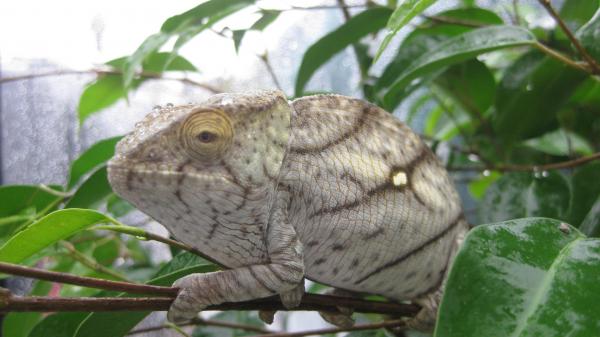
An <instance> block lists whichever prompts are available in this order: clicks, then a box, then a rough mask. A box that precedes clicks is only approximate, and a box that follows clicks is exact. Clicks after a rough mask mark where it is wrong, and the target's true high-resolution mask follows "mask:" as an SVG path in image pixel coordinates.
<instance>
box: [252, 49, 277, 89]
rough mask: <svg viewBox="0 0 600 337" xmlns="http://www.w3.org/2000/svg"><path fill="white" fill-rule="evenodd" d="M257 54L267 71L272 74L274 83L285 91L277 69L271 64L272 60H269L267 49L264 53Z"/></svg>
mask: <svg viewBox="0 0 600 337" xmlns="http://www.w3.org/2000/svg"><path fill="white" fill-rule="evenodd" d="M257 56H258V58H260V59H261V61H262V62H263V64H264V65H265V68H267V72H268V73H269V75H270V76H271V79H272V80H273V83H274V84H275V86H276V87H277V89H279V90H281V91H283V88H282V87H281V84H280V83H279V80H278V79H277V75H276V74H275V70H274V69H273V67H272V66H271V61H270V60H269V55H268V53H267V52H266V51H265V52H264V53H263V54H262V55H257Z"/></svg>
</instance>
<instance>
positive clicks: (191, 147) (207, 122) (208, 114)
mask: <svg viewBox="0 0 600 337" xmlns="http://www.w3.org/2000/svg"><path fill="white" fill-rule="evenodd" d="M232 138H233V130H232V128H231V122H230V121H229V117H227V115H226V114H225V113H224V112H223V111H220V110H207V109H199V110H197V111H192V112H191V114H190V116H189V117H188V118H187V119H186V120H185V121H184V122H183V124H182V125H181V128H180V129H179V139H180V141H181V143H182V145H183V148H184V149H185V151H186V152H187V153H188V154H189V155H190V156H191V157H193V158H196V159H199V160H207V159H208V160H210V159H214V158H216V157H218V156H219V155H220V154H222V153H223V152H225V150H227V148H228V147H229V145H230V144H231V139H232Z"/></svg>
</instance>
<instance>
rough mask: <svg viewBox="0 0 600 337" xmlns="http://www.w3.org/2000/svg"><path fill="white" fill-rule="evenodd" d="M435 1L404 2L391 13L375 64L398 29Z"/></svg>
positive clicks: (410, 0)
mask: <svg viewBox="0 0 600 337" xmlns="http://www.w3.org/2000/svg"><path fill="white" fill-rule="evenodd" d="M435 1H436V0H405V1H403V2H402V3H401V4H400V5H399V6H398V7H397V8H396V9H395V10H394V12H393V13H392V15H391V16H390V19H389V21H388V22H387V25H386V28H387V29H388V33H387V35H386V36H385V37H384V38H383V41H382V42H381V45H380V46H379V49H378V50H377V53H376V54H375V62H377V60H378V59H379V57H380V56H381V53H383V51H384V50H385V49H386V48H387V46H388V44H390V42H391V41H392V38H393V37H394V36H395V35H396V33H398V31H399V30H400V28H402V27H404V25H406V24H407V23H408V22H409V21H410V20H411V19H412V18H414V17H415V16H416V15H419V14H421V13H422V12H423V11H424V10H425V9H426V8H427V7H429V6H431V5H432V4H433V3H434V2H435Z"/></svg>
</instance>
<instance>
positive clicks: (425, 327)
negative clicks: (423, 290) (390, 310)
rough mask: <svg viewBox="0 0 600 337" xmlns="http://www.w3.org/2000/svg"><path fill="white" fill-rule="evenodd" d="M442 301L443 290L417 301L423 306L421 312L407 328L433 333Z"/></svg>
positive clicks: (407, 324)
mask: <svg viewBox="0 0 600 337" xmlns="http://www.w3.org/2000/svg"><path fill="white" fill-rule="evenodd" d="M441 299H442V290H440V289H438V290H437V291H435V292H433V293H431V294H428V295H426V296H424V297H422V298H419V299H417V300H415V302H416V303H418V304H419V305H421V310H420V311H419V312H418V313H417V315H416V316H415V317H413V318H411V319H410V320H408V321H407V322H406V326H407V327H409V328H411V329H414V330H418V331H421V332H432V331H433V329H434V328H435V321H436V318H437V312H438V307H439V304H440V301H441Z"/></svg>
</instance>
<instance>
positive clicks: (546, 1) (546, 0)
mask: <svg viewBox="0 0 600 337" xmlns="http://www.w3.org/2000/svg"><path fill="white" fill-rule="evenodd" d="M538 2H539V3H540V4H541V5H542V6H544V8H545V9H546V11H548V13H549V14H550V16H552V18H554V20H555V21H556V23H558V25H559V26H560V28H561V29H562V31H563V32H565V35H567V37H568V38H569V40H570V41H571V43H573V45H574V46H575V48H576V49H577V51H578V52H579V54H581V56H582V57H583V59H584V60H586V62H587V63H588V64H589V66H590V68H591V70H592V73H593V74H596V75H600V66H599V65H598V63H596V60H594V58H593V57H592V56H591V55H590V54H589V53H588V52H587V51H586V50H585V48H583V46H582V45H581V43H579V40H577V38H576V37H575V35H573V33H572V32H571V30H570V29H569V27H567V25H566V24H565V22H564V21H563V20H562V18H561V17H560V15H558V13H557V12H556V10H555V9H554V7H553V6H552V3H551V2H550V0H538Z"/></svg>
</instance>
